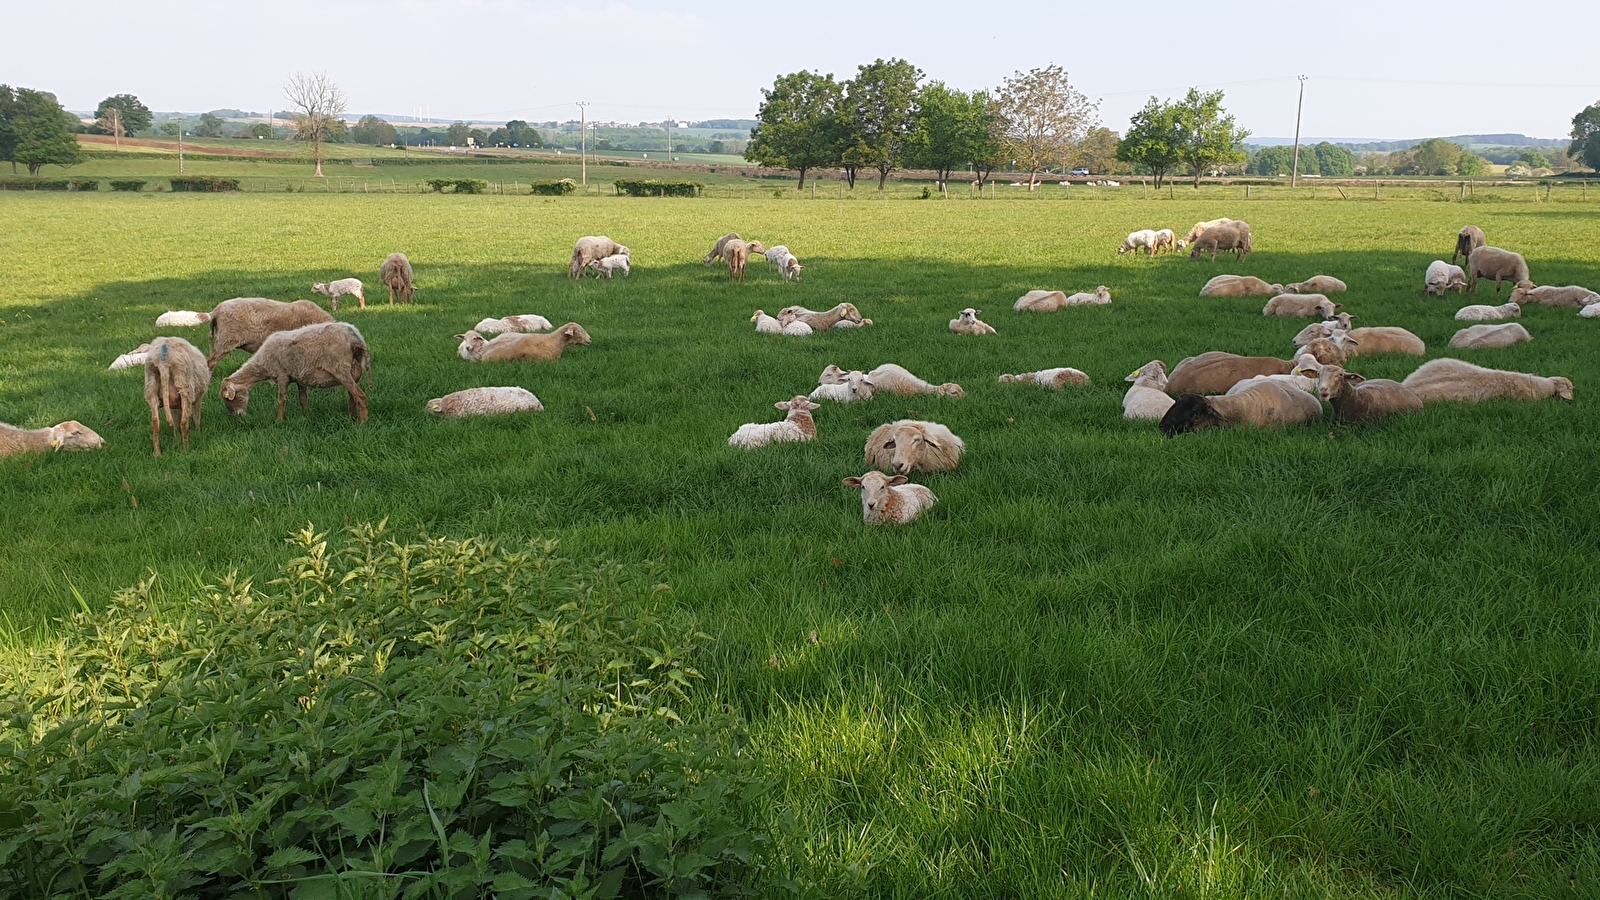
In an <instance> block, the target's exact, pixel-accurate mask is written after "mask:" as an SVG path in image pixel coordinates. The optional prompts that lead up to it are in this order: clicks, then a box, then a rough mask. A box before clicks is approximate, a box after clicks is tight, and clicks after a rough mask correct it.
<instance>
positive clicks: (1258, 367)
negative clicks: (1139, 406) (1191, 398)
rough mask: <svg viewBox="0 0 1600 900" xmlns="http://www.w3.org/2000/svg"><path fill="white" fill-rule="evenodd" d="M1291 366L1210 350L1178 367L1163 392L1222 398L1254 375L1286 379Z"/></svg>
mask: <svg viewBox="0 0 1600 900" xmlns="http://www.w3.org/2000/svg"><path fill="white" fill-rule="evenodd" d="M1293 371H1294V363H1293V362H1291V361H1289V360H1286V359H1278V358H1276V357H1272V356H1239V355H1237V354H1233V353H1223V352H1222V351H1220V350H1213V351H1211V352H1210V353H1202V354H1200V355H1199V356H1191V357H1189V358H1188V359H1185V360H1184V361H1183V362H1180V363H1178V365H1177V367H1176V368H1174V369H1173V370H1172V374H1171V375H1169V376H1168V377H1167V385H1166V388H1165V390H1166V392H1167V393H1168V394H1170V395H1172V396H1174V397H1176V396H1178V395H1179V394H1221V393H1226V392H1227V390H1228V388H1231V387H1233V386H1234V385H1235V384H1238V383H1239V382H1241V381H1243V380H1245V379H1246V378H1253V377H1255V376H1257V375H1288V374H1289V373H1290V372H1293Z"/></svg>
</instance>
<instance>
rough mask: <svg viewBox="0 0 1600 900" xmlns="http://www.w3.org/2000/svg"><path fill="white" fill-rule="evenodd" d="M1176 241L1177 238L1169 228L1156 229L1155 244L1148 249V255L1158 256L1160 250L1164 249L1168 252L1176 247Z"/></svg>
mask: <svg viewBox="0 0 1600 900" xmlns="http://www.w3.org/2000/svg"><path fill="white" fill-rule="evenodd" d="M1177 241H1178V236H1177V234H1175V233H1174V232H1173V230H1172V229H1171V228H1161V229H1157V231H1156V242H1155V244H1154V245H1153V246H1152V247H1151V249H1150V255H1151V256H1159V255H1160V254H1161V250H1162V248H1166V249H1168V250H1172V249H1174V247H1175V246H1176V245H1177Z"/></svg>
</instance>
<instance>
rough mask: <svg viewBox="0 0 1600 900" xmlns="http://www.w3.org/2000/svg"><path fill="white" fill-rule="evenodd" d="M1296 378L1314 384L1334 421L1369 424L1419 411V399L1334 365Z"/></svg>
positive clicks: (1406, 390) (1408, 391)
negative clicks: (1329, 408) (1398, 414)
mask: <svg viewBox="0 0 1600 900" xmlns="http://www.w3.org/2000/svg"><path fill="white" fill-rule="evenodd" d="M1298 374H1300V375H1303V376H1305V377H1307V378H1315V379H1316V380H1317V395H1318V396H1319V397H1321V398H1322V399H1323V400H1324V401H1326V402H1327V403H1328V404H1330V405H1331V406H1332V407H1333V417H1334V418H1335V419H1338V420H1339V421H1341V422H1371V421H1373V420H1375V419H1382V418H1384V417H1386V416H1392V415H1396V414H1397V413H1403V412H1416V411H1418V410H1420V409H1422V400H1421V398H1419V397H1418V396H1417V395H1416V394H1414V393H1412V391H1411V389H1410V388H1408V387H1406V386H1405V385H1403V384H1401V383H1400V382H1398V381H1393V380H1391V379H1388V378H1374V379H1372V380H1371V381H1368V380H1367V379H1365V378H1363V377H1361V376H1360V375H1357V374H1356V373H1354V372H1346V371H1345V370H1344V369H1342V368H1340V367H1339V366H1337V365H1325V366H1322V367H1320V368H1318V369H1315V370H1313V369H1310V368H1305V369H1300V370H1299V373H1298Z"/></svg>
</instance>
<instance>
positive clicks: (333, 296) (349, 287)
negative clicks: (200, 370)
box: [156, 278, 367, 325]
mask: <svg viewBox="0 0 1600 900" xmlns="http://www.w3.org/2000/svg"><path fill="white" fill-rule="evenodd" d="M311 293H313V294H323V295H325V296H327V298H328V300H329V302H330V303H331V304H332V306H333V311H334V312H338V311H339V298H340V297H343V296H344V295H346V294H355V295H356V302H357V305H358V306H359V307H360V308H361V309H366V308H367V295H366V294H364V293H362V291H361V279H359V278H341V279H339V280H338V281H319V282H317V283H316V284H313V285H312V286H311ZM156 324H158V325H159V324H160V322H157V323H156Z"/></svg>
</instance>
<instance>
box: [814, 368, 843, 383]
mask: <svg viewBox="0 0 1600 900" xmlns="http://www.w3.org/2000/svg"><path fill="white" fill-rule="evenodd" d="M844 380H845V371H844V370H843V369H841V368H839V367H838V366H836V365H834V364H832V363H829V364H828V367H827V368H826V369H823V370H822V374H821V375H818V376H817V384H844Z"/></svg>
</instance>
